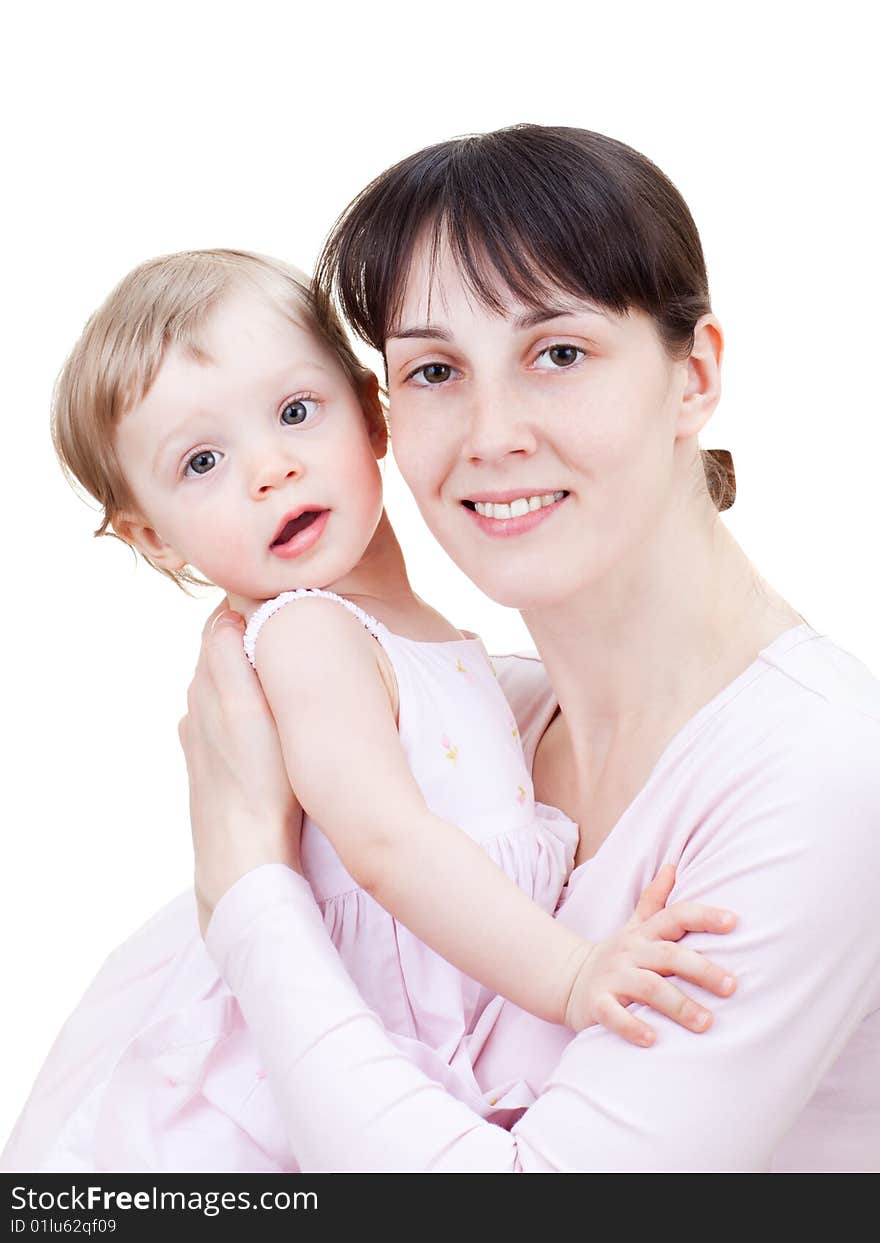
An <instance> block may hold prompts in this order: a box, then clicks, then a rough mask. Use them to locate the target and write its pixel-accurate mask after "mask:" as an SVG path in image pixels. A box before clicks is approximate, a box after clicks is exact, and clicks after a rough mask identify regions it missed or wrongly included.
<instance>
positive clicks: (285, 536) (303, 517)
mask: <svg viewBox="0 0 880 1243" xmlns="http://www.w3.org/2000/svg"><path fill="white" fill-rule="evenodd" d="M317 516H318V511H317V510H315V509H307V510H306V511H305V513H302V514H300V516H299V517H298V518H291V520H290V522H287V523H285V524H284V526H283V527H282V529H281V531H280V532H279V534H278V538H277V539H276V540H273V541H272V547H273V548H274V547H275V545H276V544H286V543H287V541H288V540H291V539H293V537H294V535H296V534H298V532H300V531H303V530H305V528H306V527H308V526H311V524H312V523H313V522H314V521H315V519H316V518H317Z"/></svg>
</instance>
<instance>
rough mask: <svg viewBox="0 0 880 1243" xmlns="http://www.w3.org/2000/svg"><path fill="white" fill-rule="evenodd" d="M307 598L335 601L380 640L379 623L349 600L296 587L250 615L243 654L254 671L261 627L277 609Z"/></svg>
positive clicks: (315, 590)
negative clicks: (315, 597) (316, 597)
mask: <svg viewBox="0 0 880 1243" xmlns="http://www.w3.org/2000/svg"><path fill="white" fill-rule="evenodd" d="M307 596H320V597H322V598H323V599H324V600H335V601H336V603H337V604H341V605H342V607H343V608H346V609H348V611H349V613H353V614H354V616H355V617H356V618H357V619H358V621H359V622H360V623H361V625H362V626H363V627H364V629H365V630H368V631H369V632H370V634H371V635H372V636H373V638H374V639H380V638H381V629H382V627H381V623H380V622H377V621H376V619H375V617H371V616H370V614H369V613H365V612H364V610H363V609H362V608H359V607H358V606H357V605H356V604H352V602H351V600H346V599H345V597H344V596H337V595H336V593H335V592H333V591H322V590H321V589H319V588H318V587H298V588H297V590H296V591H282V593H281V595H280V596H275V598H274V600H265V601H264V602H263V603H262V604H261V605H260V607H259V608H258V609H257V611H256V612H255V613H253V614H251V619H250V621H249V622H248V624H247V629H246V630H245V632H244V654H245V656H247V658H248V660H249V661H250V662H251V664H252V665H253V667H254V669H256V667H257V663H256V660H255V654H256V650H257V635H258V634H259V633H260V631H261V630H262V629H263V626H265V624H266V622H267V621H268V620H269V618H270V617H272V616H273V614H275V613H277V612H278V610H279V609H283V608H284V606H285V604H290V603H291V601H293V600H302V599H304V598H306V597H307Z"/></svg>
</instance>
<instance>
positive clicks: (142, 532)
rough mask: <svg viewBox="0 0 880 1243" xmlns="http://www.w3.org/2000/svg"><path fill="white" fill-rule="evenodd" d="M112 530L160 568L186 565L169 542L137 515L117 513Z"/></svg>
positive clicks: (178, 568)
mask: <svg viewBox="0 0 880 1243" xmlns="http://www.w3.org/2000/svg"><path fill="white" fill-rule="evenodd" d="M113 530H114V531H115V532H116V534H117V535H118V536H119V538H120V539H124V540H125V542H126V543H127V544H131V545H132V547H133V548H137V550H138V551H139V552H141V553H143V555H144V556H145V557H146V558H147V560H148V561H151V562H152V563H153V565H155V566H158V567H159V568H160V569H163V570H182V569H183V567H184V566H185V565H186V561H185V560H184V559H183V557H181V556H180V554H179V553H177V552H175V550H174V549H173V548H172V547H171V545H170V544H166V543H165V541H164V540H163V539H162V536H161V535H160V534H159V532H158V531H156V530H155V529H154V528H153V527H151V526H149V525H148V524H147V523H146V522H145V521H144V519H143V518H141V517H140V516H139V515H136V514H119V516H118V517H117V518H115V519H114V521H113Z"/></svg>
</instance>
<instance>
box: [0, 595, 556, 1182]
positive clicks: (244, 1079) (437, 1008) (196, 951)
mask: <svg viewBox="0 0 880 1243" xmlns="http://www.w3.org/2000/svg"><path fill="white" fill-rule="evenodd" d="M314 595H320V596H324V597H327V596H330V598H332V599H335V600H337V601H338V603H339V605H340V606H341V607H344V608H347V609H348V610H349V611H351V612H352V613H353V614H355V616H356V617H358V619H359V620H360V621H361V623H362V624H363V625H364V626H365V628H366V629H367V630H368V631H369V632H370V633H371V634H372V635H373V636H374V637H375V639H376V640H377V641H378V642H379V643H380V644H381V645H382V647H383V649H384V650H385V652H386V654H387V656H388V659H389V661H390V662H391V665H392V667H393V669H394V673H395V676H396V679H397V685H398V691H399V701H400V713H399V730H400V738H401V742H402V744H403V747H404V749H405V751H406V755H407V759H408V762H409V765H410V768H411V771H412V773H413V775H414V777H415V778H416V781H417V782H418V784H419V787H420V789H421V791H422V794H423V796H424V798H425V801H426V803H427V804H428V806H429V807H430V809H431V810H432V811H433V812H434V813H435V814H436V815H438V816H441V817H442V818H443V819H445V820H447V821H448V822H450V823H452V824H455V825H457V826H458V827H459V828H460V829H462V830H463V831H464V832H466V833H467V834H468V835H469V836H470V837H472V838H473V839H474V840H475V841H477V842H478V843H480V845H481V846H482V847H483V848H484V849H485V850H486V852H487V853H488V854H489V855H490V857H491V858H492V859H493V860H494V861H495V862H496V863H497V864H498V866H499V867H500V868H502V869H503V871H504V872H506V874H507V875H508V876H509V877H511V879H513V880H514V881H515V882H516V883H517V884H518V885H519V886H520V888H521V889H523V890H524V891H525V892H526V893H528V894H529V895H530V896H531V897H532V898H533V899H534V900H535V901H536V902H537V903H539V904H540V905H541V906H542V907H543V908H544V909H545V910H547V911H550V912H552V911H554V910H555V909H556V905H557V902H558V899H559V897H560V894H561V892H562V889H563V886H564V885H565V881H566V878H567V876H568V873H569V872H570V870H571V867H572V863H573V859H574V854H575V850H576V847H577V840H578V832H577V827H576V826H575V825H574V824H573V823H572V822H571V821H570V820H569V819H568V818H567V817H566V816H564V815H563V814H562V813H561V812H559V811H557V810H556V809H554V808H550V807H545V806H543V805H540V804H536V803H535V800H534V792H533V789H532V783H531V778H530V776H529V773H528V771H527V768H526V764H525V760H524V758H523V752H522V745H521V742H520V738H519V733H518V730H517V726H516V722H515V720H514V717H513V714H512V712H511V710H510V708H509V706H508V704H507V701H506V699H505V698H504V695H503V694H502V692H501V690H500V688H499V686H498V684H497V682H496V679H495V675H494V672H493V669H492V665H491V662H490V661H489V658H488V656H487V654H486V652H485V649H484V648H483V645H482V643H481V642H480V640H479V639H476V638H462V639H460V640H453V641H451V642H445V643H423V642H417V641H415V640H412V639H406V638H403V637H401V636H400V635H396V634H393V633H392V632H391V631H389V630H388V629H387V627H385V626H384V625H382V623H381V622H378V621H376V620H375V619H374V618H372V617H369V616H368V615H367V614H366V613H364V612H362V611H361V610H360V609H358V608H357V607H356V606H355V605H353V604H351V602H350V601H347V600H344V599H342V598H341V597H339V596H331V595H330V593H327V592H311V591H297V592H285V593H284V595H283V596H280V597H278V598H277V599H276V600H272V601H268V602H267V603H266V604H265V605H263V606H262V607H261V609H260V610H258V612H257V613H255V614H254V616H253V617H252V618H251V621H250V624H249V625H248V628H247V632H246V635H245V650H246V652H247V653H248V656H249V658H250V659H251V660H252V661H253V656H254V649H255V644H256V641H257V635H258V633H259V629H260V627H261V626H262V624H263V622H264V621H265V620H266V619H267V617H269V616H271V614H272V613H273V612H275V611H276V610H277V609H278V608H280V607H291V606H292V605H293V604H294V602H297V601H299V600H301V599H304V598H308V597H309V596H314ZM298 607H302V605H298ZM302 858H303V865H304V871H305V874H306V877H307V878H308V880H309V882H310V884H311V887H312V891H313V893H314V895H315V898H316V899H317V901H318V904H319V906H320V909H321V912H322V915H323V919H324V923H325V925H326V927H327V929H328V932H329V933H330V936H331V937H332V939H333V942H334V944H335V946H336V948H337V950H338V952H339V954H340V957H341V958H342V961H343V963H344V964H345V967H346V969H347V970H348V972H349V973H350V975H351V977H352V978H353V980H354V982H355V984H356V985H357V988H358V989H359V991H360V993H361V995H362V996H363V998H364V1000H365V1001H366V1002H367V1004H368V1006H369V1007H370V1008H371V1009H372V1010H374V1011H375V1013H376V1014H377V1015H378V1016H379V1018H380V1019H381V1021H382V1023H383V1024H384V1026H385V1028H386V1030H387V1032H388V1033H389V1035H390V1036H391V1038H392V1039H393V1040H394V1042H395V1044H396V1045H397V1046H398V1047H399V1048H400V1049H402V1050H403V1051H404V1052H406V1053H407V1055H408V1056H410V1057H411V1058H412V1059H413V1060H414V1061H416V1062H417V1063H418V1065H419V1066H421V1068H422V1069H423V1070H424V1071H426V1073H428V1074H429V1075H430V1076H431V1077H432V1078H433V1079H434V1080H436V1081H438V1082H440V1083H442V1084H443V1086H444V1087H445V1088H446V1089H447V1090H449V1091H451V1092H452V1093H453V1094H455V1095H456V1096H457V1097H458V1098H459V1099H461V1100H463V1101H466V1102H467V1104H469V1105H470V1106H471V1108H473V1109H476V1110H477V1111H478V1112H479V1113H480V1114H481V1115H482V1116H484V1117H489V1118H491V1119H492V1120H493V1121H497V1122H501V1123H506V1122H510V1121H512V1120H513V1118H514V1117H515V1116H516V1111H517V1110H518V1109H519V1108H521V1107H524V1106H526V1105H528V1104H529V1103H530V1102H531V1100H532V1099H533V1096H532V1093H531V1091H530V1090H529V1089H528V1088H527V1087H526V1085H525V1084H524V1083H523V1082H521V1081H519V1080H511V1081H507V1082H504V1083H488V1084H487V1083H485V1082H481V1077H480V1075H479V1074H478V1073H475V1070H476V1069H478V1067H477V1063H478V1059H479V1054H480V1051H481V1049H482V1048H483V1045H484V1044H485V1041H486V1038H487V1036H488V1033H489V1032H490V1031H491V1029H492V1026H493V1025H494V1023H495V1019H496V1016H497V1012H498V1006H499V1003H498V1000H497V999H494V998H493V995H492V994H491V993H490V992H489V991H488V990H486V989H484V988H483V987H482V986H481V985H480V984H478V983H477V982H476V981H474V980H471V979H469V978H468V977H466V976H464V975H463V974H462V973H461V972H460V971H458V970H456V969H455V968H454V967H452V966H451V965H450V964H449V963H447V962H446V961H445V960H444V959H442V958H441V957H440V956H439V955H438V954H436V953H434V951H433V950H431V949H429V948H428V947H427V946H426V945H424V944H423V943H422V942H420V941H419V940H418V939H417V938H416V937H415V936H413V934H412V933H411V932H410V931H409V930H408V929H407V928H405V927H404V926H403V925H402V924H399V923H398V922H397V921H396V920H395V919H394V918H393V917H392V916H391V915H389V914H388V912H387V911H385V910H384V909H383V908H382V907H381V906H379V904H378V903H377V902H376V901H375V900H374V899H373V898H371V897H370V896H369V895H368V894H367V893H365V892H364V891H363V890H362V889H360V888H358V886H357V885H356V884H355V882H354V880H353V879H352V877H351V876H350V875H349V874H348V872H346V870H345V868H344V867H343V865H342V863H341V862H340V860H339V858H338V856H337V854H336V852H335V851H334V849H333V846H332V845H331V843H330V842H329V840H328V839H327V838H326V837H325V836H324V834H323V833H322V832H321V830H320V828H319V827H318V825H316V824H315V823H314V822H313V821H311V820H309V819H306V820H305V823H304V825H303V836H302ZM454 903H455V894H454V893H453V894H450V906H451V907H453V908H454ZM291 970H292V972H295V971H296V964H295V963H294V964H292V966H291ZM340 1093H341V1095H342V1099H341V1100H340V1103H339V1107H340V1108H344V1107H345V1106H344V1087H343V1086H342V1085H340ZM328 1125H332V1120H331V1119H329V1118H328ZM2 1164H3V1168H5V1169H11V1170H30V1171H37V1170H63V1171H74V1170H76V1171H83V1172H84V1171H113V1170H124V1171H134V1170H150V1171H160V1170H182V1171H196V1170H213V1171H236V1170H238V1171H253V1172H273V1171H285V1170H295V1169H296V1168H297V1166H296V1154H295V1153H293V1152H291V1151H290V1148H289V1144H288V1141H287V1139H286V1135H285V1128H284V1126H283V1123H282V1120H281V1117H280V1114H279V1113H278V1111H277V1109H276V1106H275V1103H274V1100H273V1097H272V1092H271V1087H270V1085H269V1084H268V1083H267V1081H266V1076H265V1073H264V1071H263V1068H262V1065H261V1063H260V1058H259V1056H258V1054H257V1052H256V1045H255V1042H254V1040H253V1038H252V1036H251V1033H250V1032H249V1031H248V1029H247V1028H246V1027H245V1025H244V1022H243V1019H242V1016H241V1013H240V1011H239V1008H238V1005H237V1002H236V1001H235V998H234V997H233V996H232V995H231V993H230V992H229V990H228V988H227V987H226V985H225V984H224V982H223V980H222V979H221V978H220V976H219V975H218V973H217V971H216V968H215V967H214V965H213V963H212V962H211V960H210V959H209V957H208V955H207V953H206V951H205V948H204V944H203V942H202V939H201V936H200V935H199V930H198V925H197V922H196V915H195V903H194V899H193V896H192V894H191V893H185V894H182V895H181V896H180V897H179V898H177V899H176V900H175V901H174V902H172V903H170V904H169V905H168V906H167V907H165V908H164V909H163V910H161V911H160V912H159V913H158V914H157V915H156V916H154V918H153V919H152V920H151V921H150V922H149V923H148V924H146V925H145V926H144V927H143V928H142V929H141V930H140V931H139V932H137V933H135V935H134V936H133V937H132V938H130V939H129V940H128V941H126V942H125V943H124V944H123V945H122V946H120V947H119V948H118V949H117V950H116V951H115V952H114V953H113V954H112V955H111V956H110V958H109V959H108V960H107V962H106V963H105V965H104V967H103V968H102V969H101V971H100V972H99V974H98V976H97V977H96V979H95V980H94V981H93V983H92V985H91V986H90V988H89V989H88V991H87V992H86V994H85V996H84V998H83V1000H82V1001H81V1002H80V1004H79V1006H78V1007H77V1009H76V1010H75V1011H74V1013H73V1015H72V1016H71V1017H70V1019H69V1020H68V1022H67V1023H66V1024H65V1026H64V1028H63V1029H62V1031H61V1034H60V1035H59V1037H58V1039H57V1040H56V1042H55V1045H54V1046H53V1048H52V1050H51V1052H50V1054H49V1057H48V1059H47V1062H46V1064H45V1065H44V1067H43V1069H42V1071H41V1073H40V1075H39V1077H38V1079H37V1082H36V1084H35V1085H34V1088H33V1091H32V1093H31V1096H30V1098H29V1100H28V1102H27V1104H26V1106H25V1108H24V1111H23V1113H22V1115H21V1117H20V1119H19V1121H18V1123H17V1125H16V1128H15V1130H14V1132H13V1134H12V1137H11V1138H10V1141H9V1144H8V1145H7V1148H6V1151H5V1152H4V1156H3V1163H2Z"/></svg>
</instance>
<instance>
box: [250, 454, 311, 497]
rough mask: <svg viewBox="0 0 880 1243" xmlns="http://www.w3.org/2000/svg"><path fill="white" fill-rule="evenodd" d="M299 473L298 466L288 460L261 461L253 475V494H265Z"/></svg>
mask: <svg viewBox="0 0 880 1243" xmlns="http://www.w3.org/2000/svg"><path fill="white" fill-rule="evenodd" d="M299 474H300V469H299V467H298V466H297V465H296V464H295V463H293V462H290V461H286V460H285V461H278V460H276V461H274V462H265V461H264V462H263V463H262V464H261V465H260V466H259V467H258V468H257V469H256V470H255V471H254V475H253V493H254V495H255V496H258V497H260V496H266V495H267V494H268V493H270V492H273V491H274V490H275V489H276V488H279V487H280V486H281V485H282V484H284V483H286V482H287V481H288V480H290V479H295V478H296V477H297V475H299Z"/></svg>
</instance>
